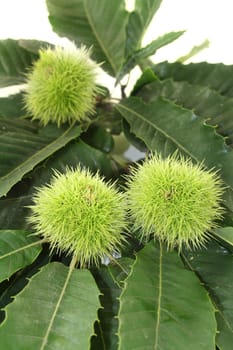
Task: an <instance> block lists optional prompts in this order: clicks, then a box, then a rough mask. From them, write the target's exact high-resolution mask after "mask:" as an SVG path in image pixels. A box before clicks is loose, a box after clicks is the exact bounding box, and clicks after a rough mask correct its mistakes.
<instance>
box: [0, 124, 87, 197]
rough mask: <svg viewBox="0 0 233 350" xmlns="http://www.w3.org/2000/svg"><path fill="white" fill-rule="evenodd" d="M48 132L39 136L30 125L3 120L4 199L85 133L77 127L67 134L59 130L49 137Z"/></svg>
mask: <svg viewBox="0 0 233 350" xmlns="http://www.w3.org/2000/svg"><path fill="white" fill-rule="evenodd" d="M46 130H48V128H47V129H46V128H44V129H43V131H41V132H35V130H34V129H33V126H32V125H31V123H30V122H27V121H24V120H9V119H3V118H0V146H1V148H0V163H1V169H0V197H1V196H4V195H6V194H7V193H8V191H9V190H10V189H11V188H12V186H13V185H15V184H16V183H17V182H18V181H20V180H21V179H22V177H23V176H24V175H25V174H27V173H28V172H29V171H31V170H32V169H33V168H34V167H35V166H36V165H37V164H38V163H40V162H41V161H43V160H44V159H46V158H47V157H49V156H50V155H51V154H53V153H54V152H55V151H57V150H59V149H60V148H62V147H64V146H65V145H66V144H67V143H68V142H70V141H71V140H73V139H74V138H76V137H78V136H79V135H80V133H81V128H80V126H77V125H76V126H74V125H73V126H70V127H68V128H67V129H65V130H63V129H60V130H59V129H57V128H56V129H55V130H56V133H55V134H54V135H49V134H46Z"/></svg>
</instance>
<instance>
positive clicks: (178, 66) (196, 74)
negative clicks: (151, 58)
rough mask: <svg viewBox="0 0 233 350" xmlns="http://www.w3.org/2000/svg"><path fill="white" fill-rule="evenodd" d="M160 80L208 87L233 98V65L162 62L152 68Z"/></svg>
mask: <svg viewBox="0 0 233 350" xmlns="http://www.w3.org/2000/svg"><path fill="white" fill-rule="evenodd" d="M153 70H154V72H155V74H157V75H158V77H159V78H160V79H167V78H172V79H173V80H176V81H188V82H189V83H191V84H198V85H203V86H208V87H209V88H211V89H213V90H216V91H217V92H218V93H220V94H222V95H225V96H228V97H233V65H229V66H227V65H224V64H223V63H217V64H216V63H207V62H201V63H190V64H182V63H180V62H175V63H168V62H162V63H159V64H156V65H154V66H153Z"/></svg>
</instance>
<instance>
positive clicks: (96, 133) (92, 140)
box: [82, 125, 114, 153]
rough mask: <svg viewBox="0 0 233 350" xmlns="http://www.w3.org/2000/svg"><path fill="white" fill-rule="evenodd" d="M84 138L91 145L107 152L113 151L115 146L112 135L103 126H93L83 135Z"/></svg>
mask: <svg viewBox="0 0 233 350" xmlns="http://www.w3.org/2000/svg"><path fill="white" fill-rule="evenodd" d="M82 139H83V140H84V141H85V142H87V143H88V144H89V145H90V146H92V147H94V148H97V149H99V150H100V151H103V152H106V153H109V152H111V151H112V149H113V146H114V141H113V137H112V135H111V134H110V133H109V132H108V131H106V130H105V129H104V128H103V127H101V126H94V125H93V126H91V127H90V128H89V129H88V130H87V132H86V133H85V134H83V135H82Z"/></svg>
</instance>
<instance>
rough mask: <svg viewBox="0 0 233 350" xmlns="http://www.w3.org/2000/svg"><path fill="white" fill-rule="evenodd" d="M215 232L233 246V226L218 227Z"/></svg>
mask: <svg viewBox="0 0 233 350" xmlns="http://www.w3.org/2000/svg"><path fill="white" fill-rule="evenodd" d="M214 234H215V235H216V236H217V237H218V238H220V240H223V241H224V242H226V243H227V244H229V245H231V246H232V247H233V227H218V228H216V229H215V230H214Z"/></svg>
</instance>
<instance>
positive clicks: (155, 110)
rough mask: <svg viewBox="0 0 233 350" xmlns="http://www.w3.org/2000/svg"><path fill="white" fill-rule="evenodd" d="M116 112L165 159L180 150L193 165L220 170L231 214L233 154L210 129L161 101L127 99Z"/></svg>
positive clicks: (198, 120)
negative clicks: (147, 101) (200, 163)
mask: <svg viewBox="0 0 233 350" xmlns="http://www.w3.org/2000/svg"><path fill="white" fill-rule="evenodd" d="M116 108H117V110H118V111H119V112H120V113H121V114H122V116H123V117H124V118H125V119H126V120H127V122H128V123H129V124H130V128H131V132H133V133H134V134H135V135H136V136H137V137H138V138H140V139H141V140H143V142H144V143H145V144H146V145H147V147H148V148H149V149H150V150H152V151H156V152H161V153H162V154H163V155H165V156H167V155H169V154H171V153H173V152H174V151H175V150H176V149H179V151H180V152H182V153H183V154H185V155H187V156H189V157H190V158H192V159H193V160H194V161H195V162H202V161H204V163H205V165H206V166H207V167H209V168H212V167H215V168H217V169H220V172H221V175H222V178H223V180H224V181H225V183H226V185H227V186H228V188H227V189H226V191H225V201H226V202H225V204H226V206H227V207H228V208H229V209H230V210H231V211H233V179H232V173H233V152H232V149H231V148H230V147H227V146H226V144H225V142H224V139H223V138H222V137H221V136H220V135H218V134H217V133H216V132H215V129H214V128H213V127H212V126H209V125H206V124H204V123H203V121H202V120H200V119H199V118H198V116H197V115H195V114H194V113H193V112H192V111H190V110H187V109H184V108H181V107H180V106H177V105H175V104H174V103H172V102H170V101H168V100H164V99H162V98H157V99H156V100H155V101H153V102H151V103H148V104H146V103H144V102H143V101H142V100H141V99H139V98H137V97H130V98H129V99H125V100H123V101H122V102H121V103H120V104H118V105H117V106H116Z"/></svg>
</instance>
